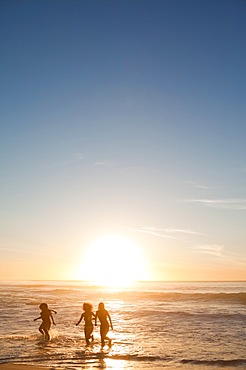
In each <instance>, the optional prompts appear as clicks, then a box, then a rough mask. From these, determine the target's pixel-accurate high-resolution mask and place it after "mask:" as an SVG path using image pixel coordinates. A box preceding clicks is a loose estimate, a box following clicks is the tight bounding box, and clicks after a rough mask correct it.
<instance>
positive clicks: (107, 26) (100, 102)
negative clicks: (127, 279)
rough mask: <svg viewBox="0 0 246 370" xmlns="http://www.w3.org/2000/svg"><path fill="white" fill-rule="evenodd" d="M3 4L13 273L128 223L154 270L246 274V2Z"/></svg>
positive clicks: (123, 231)
mask: <svg viewBox="0 0 246 370" xmlns="http://www.w3.org/2000/svg"><path fill="white" fill-rule="evenodd" d="M0 10H1V14H0V27H1V29H0V37H1V46H0V48H1V75H0V85H1V89H0V90H1V99H0V108H1V109H0V110H1V113H0V119H1V127H0V129H1V138H0V141H1V142H0V146H1V153H0V161H1V162H0V165H1V183H0V185H1V187H0V189H1V193H0V196H1V225H2V226H1V246H0V256H1V264H2V266H1V269H0V271H2V272H1V273H0V278H2V279H5V278H7V279H11V278H18V279H25V278H26V279H29V278H30V279H32V278H33V279H35V278H38V279H40V278H44V279H45V278H46V277H47V278H54V279H56V278H57V279H60V278H71V279H73V278H75V274H74V273H73V271H74V270H75V267H74V266H75V265H76V263H77V261H78V260H80V259H81V260H83V253H84V250H85V249H86V248H87V246H88V245H90V243H91V242H93V240H94V239H97V238H100V237H101V236H103V235H106V234H117V235H123V236H126V237H128V238H130V239H131V240H132V241H133V242H134V243H136V244H137V245H138V246H140V248H141V249H142V250H143V252H144V255H145V259H146V261H147V265H148V270H149V276H150V278H152V279H158V280H159V279H172V280H179V279H181V280H206V279H212V280H216V279H222V280H223V279H225V280H226V279H246V268H245V267H246V245H245V241H246V231H245V212H246V186H245V185H246V181H245V178H246V150H245V137H246V124H245V117H246V105H245V97H246V94H245V86H246V77H245V76H246V73H245V65H246V48H245V45H246V2H245V1H240V0H236V1H227V0H223V1H222V0H221V1H218V0H214V1H208V0H206V1H202V0H201V1H192V0H187V1H181V0H179V1H178V0H172V1H171V0H160V1H159V0H112V1H111V0H103V1H102V0H81V1H79V0H70V1H68V0H67V1H64V0H51V1H44V0H42V1H39V0H36V1H31V0H22V1H13V0H8V1H4V0H2V1H1V2H0ZM54 261H56V263H58V267H59V269H58V268H57V270H56V269H55V268H54ZM57 261H58V262H57ZM44 266H45V276H44V272H43V267H44Z"/></svg>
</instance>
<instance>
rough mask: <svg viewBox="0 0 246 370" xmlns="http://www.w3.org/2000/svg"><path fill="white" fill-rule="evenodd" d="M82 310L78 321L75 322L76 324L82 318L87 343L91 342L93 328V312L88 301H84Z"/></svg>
mask: <svg viewBox="0 0 246 370" xmlns="http://www.w3.org/2000/svg"><path fill="white" fill-rule="evenodd" d="M83 310H84V312H83V313H82V315H81V316H80V319H79V321H78V322H77V324H76V326H78V325H79V324H80V322H81V321H82V320H83V319H84V322H85V326H84V333H85V340H86V344H87V345H89V344H90V343H91V342H93V340H94V337H93V334H92V333H93V330H94V326H93V323H92V320H93V319H94V318H95V314H94V312H93V308H92V304H90V303H84V304H83ZM90 339H91V342H90Z"/></svg>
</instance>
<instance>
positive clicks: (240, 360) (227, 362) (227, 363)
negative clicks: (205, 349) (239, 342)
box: [180, 358, 246, 367]
mask: <svg viewBox="0 0 246 370" xmlns="http://www.w3.org/2000/svg"><path fill="white" fill-rule="evenodd" d="M180 362H181V363H182V364H191V365H217V366H223V367H224V366H239V365H246V358H236V359H232V360H220V359H217V360H192V359H190V360H188V359H182V360H180Z"/></svg>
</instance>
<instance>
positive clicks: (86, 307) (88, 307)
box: [83, 302, 92, 312]
mask: <svg viewBox="0 0 246 370" xmlns="http://www.w3.org/2000/svg"><path fill="white" fill-rule="evenodd" d="M83 310H84V311H87V312H88V311H92V304H91V303H87V302H85V303H84V304H83Z"/></svg>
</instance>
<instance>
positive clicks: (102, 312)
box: [95, 302, 113, 347]
mask: <svg viewBox="0 0 246 370" xmlns="http://www.w3.org/2000/svg"><path fill="white" fill-rule="evenodd" d="M97 319H99V321H100V324H101V325H100V335H101V345H102V347H104V346H105V340H107V341H108V345H109V347H110V346H111V343H112V340H111V339H110V338H109V337H108V336H107V334H108V331H109V323H108V320H109V322H110V326H111V329H112V330H113V325H112V321H111V317H110V314H109V313H108V311H107V310H106V309H105V307H104V303H103V302H100V303H99V305H98V311H97V312H96V318H95V326H96V325H97Z"/></svg>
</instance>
